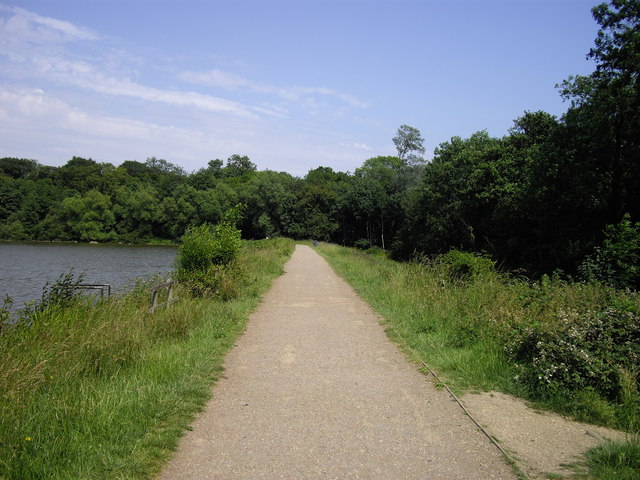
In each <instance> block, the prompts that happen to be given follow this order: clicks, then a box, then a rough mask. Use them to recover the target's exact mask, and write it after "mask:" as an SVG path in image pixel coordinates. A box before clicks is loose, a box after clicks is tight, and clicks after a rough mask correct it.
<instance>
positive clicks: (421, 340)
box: [317, 244, 640, 478]
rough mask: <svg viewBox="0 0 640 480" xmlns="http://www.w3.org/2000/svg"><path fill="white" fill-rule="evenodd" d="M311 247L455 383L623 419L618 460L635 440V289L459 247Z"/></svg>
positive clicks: (639, 354)
mask: <svg viewBox="0 0 640 480" xmlns="http://www.w3.org/2000/svg"><path fill="white" fill-rule="evenodd" d="M317 250H318V251H319V253H321V254H322V255H323V256H324V257H325V258H326V259H327V260H328V261H329V262H330V264H331V265H332V266H333V268H334V269H335V270H336V271H337V272H338V273H339V274H340V275H341V276H342V277H343V278H345V279H346V280H347V281H348V282H349V283H350V284H351V285H352V286H353V287H354V288H355V290H356V291H357V292H358V293H359V294H360V295H362V297H363V298H364V299H366V301H367V302H368V303H369V304H370V305H372V306H373V308H374V309H375V310H376V311H377V312H379V313H380V314H381V315H382V316H383V317H384V318H385V321H386V326H387V329H388V330H387V331H388V333H389V335H390V336H391V337H392V338H394V339H395V340H397V342H398V343H399V344H400V345H401V346H402V347H404V348H405V349H406V350H407V351H408V353H409V355H411V356H413V357H414V358H419V359H422V360H424V361H425V362H426V363H427V364H429V365H430V366H431V367H432V368H433V369H434V370H436V371H437V372H438V374H439V376H441V377H442V378H443V379H444V380H445V381H446V382H447V383H448V384H450V385H451V386H452V387H453V388H454V389H455V390H457V391H458V392H462V391H469V390H492V389H494V390H499V391H503V392H506V393H511V394H515V395H517V396H520V397H524V398H527V399H529V400H532V401H535V402H536V403H537V404H538V405H540V406H542V407H545V408H549V409H552V410H555V411H557V412H560V413H563V414H567V415H570V416H573V417H574V418H576V419H579V420H582V421H587V422H591V423H597V424H602V425H606V426H611V427H616V428H620V429H624V430H627V431H629V432H630V439H631V441H630V443H629V444H628V445H627V446H626V447H628V448H626V447H624V446H623V448H622V449H621V450H619V451H621V452H622V453H621V455H618V457H620V458H621V461H622V462H623V463H624V462H628V461H629V452H638V448H637V432H638V429H639V428H640V423H639V420H640V396H639V395H638V388H637V377H638V366H639V365H640V322H639V319H640V316H639V315H638V314H639V313H640V297H639V296H638V294H637V293H633V292H624V291H616V290H614V289H611V288H608V287H606V286H603V285H599V284H581V283H572V282H567V281H564V280H562V279H560V278H548V277H543V278H542V279H541V280H540V281H538V282H529V281H527V280H525V279H518V278H514V277H513V276H508V275H504V274H500V273H498V272H497V271H496V269H495V267H494V265H493V264H492V262H491V261H490V260H488V259H486V258H481V257H477V256H473V255H471V254H461V253H459V252H452V253H450V254H448V255H447V256H445V257H443V258H441V259H438V260H431V261H429V260H425V261H422V262H416V263H397V262H393V261H391V260H389V259H387V258H386V257H385V256H384V255H375V254H373V255H372V254H367V253H364V252H362V251H358V250H354V249H347V248H343V247H338V246H335V245H328V244H321V245H320V246H319V247H318V249H317ZM373 253H376V252H373ZM612 451H616V449H615V448H609V449H606V450H604V451H603V452H605V453H603V454H604V455H608V456H609V457H612V455H611V452H612ZM594 455H595V456H597V455H599V453H598V452H594ZM613 457H615V455H613ZM618 457H616V458H618ZM634 458H635V460H632V461H631V463H632V464H633V462H636V463H635V467H630V468H631V470H630V471H631V472H632V474H633V475H638V470H637V468H638V465H639V464H640V461H639V458H638V457H637V456H636V457H634ZM592 463H593V462H592ZM605 463H607V462H605ZM608 463H611V462H608ZM597 478H626V477H622V476H620V472H619V471H618V473H617V474H615V475H613V476H610V477H607V476H606V475H601V476H599V477H597ZM629 478H637V476H636V477H629Z"/></svg>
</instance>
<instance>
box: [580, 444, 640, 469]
mask: <svg viewBox="0 0 640 480" xmlns="http://www.w3.org/2000/svg"><path fill="white" fill-rule="evenodd" d="M578 471H579V473H578V477H579V478H588V479H591V480H638V479H639V478H640V442H639V441H638V438H637V436H636V437H633V438H631V439H630V440H629V441H628V442H624V443H623V442H607V443H604V444H602V445H600V446H598V447H595V448H592V449H591V450H589V452H587V454H586V462H585V464H584V465H580V466H578Z"/></svg>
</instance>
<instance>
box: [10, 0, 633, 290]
mask: <svg viewBox="0 0 640 480" xmlns="http://www.w3.org/2000/svg"><path fill="white" fill-rule="evenodd" d="M592 12H593V16H594V19H595V21H596V22H597V23H598V25H599V27H600V30H599V32H598V35H597V37H596V39H595V43H594V46H593V47H592V48H591V49H590V50H589V52H588V53H587V57H588V58H589V59H591V60H592V61H593V62H594V67H595V68H594V71H593V72H592V73H591V74H589V75H584V76H572V77H569V78H568V79H566V80H564V81H562V82H561V83H560V84H559V85H558V86H557V88H558V90H559V94H560V95H561V96H562V98H563V99H564V100H565V101H566V103H567V110H566V112H565V113H564V114H563V115H561V116H560V117H556V116H553V115H551V114H549V113H546V112H544V111H535V112H530V111H528V112H525V113H524V114H523V115H522V116H521V117H519V118H517V119H515V120H514V122H513V126H512V128H511V129H510V130H509V131H508V133H507V134H506V135H505V136H503V137H501V138H497V137H492V136H490V135H489V134H488V133H487V132H486V131H483V130H480V131H478V132H476V133H474V134H473V135H471V136H470V137H469V138H461V137H453V138H451V139H450V140H449V141H447V142H444V143H442V144H440V145H439V146H438V147H437V148H436V149H435V151H434V155H433V158H430V159H424V158H423V156H422V155H423V154H424V151H425V149H424V146H423V143H424V139H423V138H422V135H421V133H420V131H419V130H418V129H416V128H413V127H411V126H407V125H402V126H401V127H400V128H399V129H398V131H397V133H396V136H395V137H394V138H393V141H394V143H395V145H396V147H397V155H396V156H377V157H373V158H369V159H367V160H365V161H364V162H363V164H362V165H361V167H359V168H357V169H356V170H355V171H354V172H340V171H334V170H333V169H332V168H329V167H322V166H321V167H318V168H315V169H313V170H310V171H309V172H308V173H307V174H306V175H305V176H304V177H303V178H299V177H295V176H292V175H290V174H288V173H286V172H276V171H271V170H258V168H257V166H256V165H255V164H254V163H253V162H252V161H251V160H250V159H249V158H248V157H247V156H242V155H237V154H236V155H232V156H231V157H229V158H228V159H227V160H226V162H224V161H222V160H220V159H214V160H211V161H209V162H208V163H207V165H206V166H204V167H203V168H201V169H199V170H197V171H194V172H191V173H188V172H185V171H184V170H183V169H182V168H180V167H179V166H177V165H174V164H172V163H171V162H169V161H167V160H164V159H160V158H155V157H151V158H148V159H147V160H146V161H145V162H139V161H135V160H127V161H124V162H123V163H122V164H120V165H119V166H114V165H112V164H110V163H101V162H97V161H94V160H92V159H90V158H80V157H73V158H72V159H70V160H69V161H68V162H67V163H66V164H64V165H63V166H60V167H52V166H45V165H42V164H40V163H39V162H38V161H36V160H32V159H23V158H2V159H0V239H5V240H13V241H53V240H59V241H85V242H86V241H97V242H157V241H169V242H174V241H179V240H180V238H181V237H182V235H183V234H184V233H185V231H187V229H188V228H189V227H195V226H198V225H201V224H204V223H209V224H216V223H218V222H219V221H220V220H221V219H222V218H223V216H224V213H225V212H226V211H227V210H229V209H231V208H232V207H234V206H235V205H238V204H244V205H245V206H246V209H245V211H244V212H245V213H244V216H243V218H242V219H241V220H240V221H239V223H238V227H239V228H240V229H241V231H242V235H243V237H244V238H247V239H258V238H265V237H276V236H285V237H290V238H294V239H315V240H321V241H328V242H334V243H338V244H342V245H347V246H357V247H360V248H363V249H370V248H373V249H377V248H379V249H383V250H385V251H387V252H389V253H390V255H391V256H392V257H394V258H396V259H401V260H409V259H412V258H416V256H423V255H424V256H436V255H440V254H445V253H446V252H448V251H449V250H450V249H452V248H453V249H458V250H462V251H469V252H479V253H482V254H483V255H486V256H488V257H491V258H492V259H493V260H495V261H497V262H498V264H499V265H501V266H502V268H504V269H506V270H510V271H521V272H525V273H526V275H529V276H532V277H535V276H539V275H541V274H545V273H553V272H558V271H562V272H564V273H565V274H567V275H571V276H574V277H577V278H585V279H597V280H601V281H604V282H607V283H610V284H612V285H613V286H616V287H633V288H637V287H638V285H639V281H640V267H639V265H640V224H639V223H638V220H639V216H640V85H639V79H638V77H639V71H640V3H639V2H638V1H637V0H613V1H612V2H611V3H610V4H602V5H598V6H596V7H594V8H593V10H592Z"/></svg>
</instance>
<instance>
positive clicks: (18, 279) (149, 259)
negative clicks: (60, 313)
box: [0, 243, 178, 310]
mask: <svg viewBox="0 0 640 480" xmlns="http://www.w3.org/2000/svg"><path fill="white" fill-rule="evenodd" d="M177 251H178V250H177V248H176V247H171V246H155V245H154V246H149V245H101V244H98V245H94V244H75V243H70V244H66V243H64V244H60V243H38V244H24V243H22V244H14V243H0V305H1V302H2V300H4V299H5V297H6V296H7V295H9V296H10V297H11V298H12V299H13V300H14V305H13V308H12V310H15V309H16V308H20V307H22V306H23V305H24V303H25V302H28V301H31V300H39V299H40V298H41V296H42V287H44V285H45V283H47V282H49V284H53V283H54V282H55V281H56V280H57V279H58V277H60V275H61V274H65V273H69V272H70V271H72V270H73V273H74V278H77V276H78V275H79V274H81V273H84V278H83V283H101V284H104V283H108V284H110V285H111V292H112V294H113V293H119V292H123V291H125V290H126V289H127V288H130V287H131V286H133V285H134V284H135V282H136V279H138V278H141V279H149V278H151V277H153V276H155V275H158V274H160V275H165V276H168V275H169V274H170V273H171V271H172V270H173V263H174V261H175V257H176V253H177Z"/></svg>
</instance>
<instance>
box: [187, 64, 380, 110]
mask: <svg viewBox="0 0 640 480" xmlns="http://www.w3.org/2000/svg"><path fill="white" fill-rule="evenodd" d="M179 78H180V79H182V80H184V81H186V82H190V83H194V84H198V85H206V86H210V87H218V88H223V89H225V90H247V91H250V92H253V93H263V94H269V95H275V96H277V97H279V98H281V99H283V100H287V101H291V102H296V103H304V102H307V101H309V97H313V96H326V97H333V98H336V99H338V100H341V101H342V102H344V103H346V104H347V105H349V106H351V107H356V108H367V107H368V103H367V102H365V101H362V100H360V99H358V98H356V97H355V96H353V95H348V94H344V93H340V92H337V91H335V90H333V89H331V88H327V87H301V86H291V87H278V86H274V85H268V84H265V83H261V82H255V81H252V80H249V79H247V78H245V77H242V76H240V75H236V74H234V73H230V72H225V71H222V70H218V69H213V70H210V71H208V72H184V73H182V74H180V75H179Z"/></svg>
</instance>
